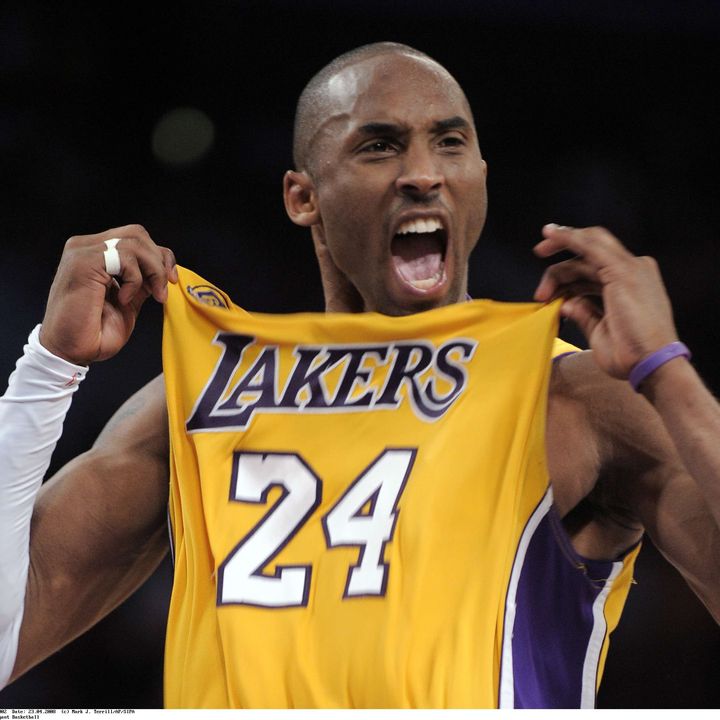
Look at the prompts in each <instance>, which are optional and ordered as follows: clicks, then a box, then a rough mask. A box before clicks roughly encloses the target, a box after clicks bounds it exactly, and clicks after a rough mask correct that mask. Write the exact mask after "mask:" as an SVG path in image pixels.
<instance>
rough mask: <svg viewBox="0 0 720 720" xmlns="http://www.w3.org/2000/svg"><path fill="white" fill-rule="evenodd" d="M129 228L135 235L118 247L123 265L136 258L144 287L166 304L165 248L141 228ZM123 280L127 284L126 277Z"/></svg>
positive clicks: (166, 273) (166, 274)
mask: <svg viewBox="0 0 720 720" xmlns="http://www.w3.org/2000/svg"><path fill="white" fill-rule="evenodd" d="M129 227H131V228H133V229H134V231H135V234H134V235H132V236H125V237H122V238H121V239H120V242H119V243H118V244H117V245H116V250H117V251H118V252H119V253H120V259H121V264H122V262H123V259H124V258H129V257H134V258H135V260H136V264H137V267H138V268H139V270H140V273H141V274H142V284H143V286H144V287H145V288H146V289H147V291H148V292H149V294H151V295H152V296H153V297H154V298H155V299H156V300H157V301H158V302H160V303H164V302H165V301H166V300H167V282H168V270H167V265H166V260H165V254H164V253H163V248H160V247H159V246H158V245H156V244H155V243H154V242H153V241H152V239H151V238H150V236H149V235H148V234H147V232H145V231H144V229H143V228H142V227H141V226H129ZM119 230H121V229H119ZM121 278H122V280H123V283H125V282H127V280H126V278H125V276H124V275H121ZM133 278H134V276H133ZM132 292H133V293H134V292H135V288H134V289H133V291H132ZM122 297H123V298H124V299H126V300H127V299H129V298H130V297H131V296H130V295H125V294H123V296H122Z"/></svg>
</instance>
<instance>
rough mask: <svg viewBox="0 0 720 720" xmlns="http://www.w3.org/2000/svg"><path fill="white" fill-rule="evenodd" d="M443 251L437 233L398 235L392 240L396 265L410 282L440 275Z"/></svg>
mask: <svg viewBox="0 0 720 720" xmlns="http://www.w3.org/2000/svg"><path fill="white" fill-rule="evenodd" d="M442 253H443V248H442V243H441V242H440V239H439V238H438V237H437V234H436V233H408V234H407V235H396V236H395V237H394V238H393V241H392V256H393V261H394V263H395V267H396V268H397V270H398V272H399V273H400V275H402V277H403V278H404V279H405V280H407V281H408V282H414V281H417V280H430V279H433V278H436V277H439V274H440V272H441V271H442V267H443V262H442Z"/></svg>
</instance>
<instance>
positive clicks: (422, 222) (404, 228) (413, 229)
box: [397, 218, 442, 235]
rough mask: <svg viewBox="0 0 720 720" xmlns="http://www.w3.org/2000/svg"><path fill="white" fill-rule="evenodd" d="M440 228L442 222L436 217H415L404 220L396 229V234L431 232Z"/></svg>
mask: <svg viewBox="0 0 720 720" xmlns="http://www.w3.org/2000/svg"><path fill="white" fill-rule="evenodd" d="M441 229H442V223H441V222H440V220H438V219H437V218H415V219H414V220H406V221H405V222H404V223H403V224H402V225H401V226H400V227H399V228H398V231H397V234H398V235H407V234H408V233H433V232H435V231H436V230H441Z"/></svg>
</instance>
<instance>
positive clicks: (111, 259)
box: [103, 238, 120, 275]
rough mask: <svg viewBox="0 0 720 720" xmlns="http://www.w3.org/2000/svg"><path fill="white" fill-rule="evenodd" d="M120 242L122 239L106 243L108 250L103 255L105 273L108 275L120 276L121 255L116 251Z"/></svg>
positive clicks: (114, 239)
mask: <svg viewBox="0 0 720 720" xmlns="http://www.w3.org/2000/svg"><path fill="white" fill-rule="evenodd" d="M119 242H120V238H112V240H106V241H105V247H107V250H106V251H105V252H104V253H103V255H104V257H105V272H106V273H107V274H108V275H119V274H120V253H118V251H117V249H116V247H115V246H116V245H117V244H118V243H119Z"/></svg>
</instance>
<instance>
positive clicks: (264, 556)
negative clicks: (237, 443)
mask: <svg viewBox="0 0 720 720" xmlns="http://www.w3.org/2000/svg"><path fill="white" fill-rule="evenodd" d="M416 454H417V450H415V449H412V448H389V449H386V450H384V451H383V452H382V453H381V454H380V455H379V456H378V457H377V458H376V459H375V460H374V461H373V462H372V463H370V465H369V466H368V467H367V468H365V470H363V472H362V473H361V474H360V475H358V477H357V478H356V479H355V480H354V481H353V482H352V483H351V485H350V487H348V489H347V490H346V491H345V493H344V494H343V495H342V497H340V499H339V500H338V501H337V502H336V503H335V504H334V505H333V507H332V508H330V510H329V511H328V512H327V513H326V514H325V515H324V516H323V518H322V525H323V530H324V532H325V542H326V543H327V546H328V548H335V547H348V546H350V547H353V546H356V547H359V548H360V555H359V557H358V562H357V564H355V565H353V566H351V567H350V569H349V570H348V575H347V581H346V583H345V592H344V594H343V598H348V597H363V596H373V595H374V596H381V595H384V594H385V589H386V587H387V576H388V565H387V563H385V562H383V554H384V550H385V544H386V543H387V542H389V541H390V540H392V537H393V533H394V531H395V522H396V519H397V514H398V510H397V505H398V501H399V499H400V496H401V495H402V492H403V490H404V489H405V484H406V482H407V479H408V477H409V476H410V471H411V470H412V466H413V463H414V462H415V455H416ZM273 487H280V488H282V493H281V495H280V498H279V499H278V501H277V502H276V503H275V504H274V505H273V506H272V507H271V508H270V510H269V511H268V512H267V513H266V514H265V515H264V516H263V517H262V519H261V520H260V521H259V522H258V523H257V524H256V525H255V526H254V527H253V528H252V530H250V532H248V533H247V535H245V537H244V538H243V539H242V540H241V541H240V542H239V543H238V544H237V545H236V546H235V548H234V549H233V550H232V552H231V553H230V554H229V555H228V556H227V557H226V558H225V560H223V562H222V563H221V564H220V567H219V569H218V590H217V602H218V605H254V606H258V607H268V608H287V607H303V606H305V605H307V602H308V594H309V591H310V579H311V575H312V566H310V565H278V566H277V567H276V568H275V572H274V574H272V575H271V574H266V573H265V572H264V570H265V568H266V567H267V565H268V564H269V563H270V562H271V561H272V559H273V558H274V557H275V556H276V555H277V554H278V553H279V552H280V551H281V550H282V549H283V548H284V547H285V546H286V545H287V544H288V543H289V542H290V540H291V539H292V537H293V536H294V535H295V533H297V532H298V531H299V530H300V528H301V527H302V526H303V525H304V524H305V523H306V522H307V521H308V520H309V518H310V516H311V515H312V514H313V513H314V512H315V510H316V509H317V508H318V507H319V505H320V501H321V498H322V480H321V479H320V478H319V477H318V476H317V474H316V473H315V472H314V471H313V470H312V468H311V467H310V466H309V465H308V464H307V463H306V462H305V460H303V459H302V458H301V457H300V455H297V454H296V453H280V452H275V453H261V452H242V451H238V452H236V453H234V455H233V468H232V480H231V484H230V500H231V502H242V503H253V504H263V505H265V504H267V498H268V494H269V492H270V489H271V488H273ZM366 506H368V507H367V508H366Z"/></svg>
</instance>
